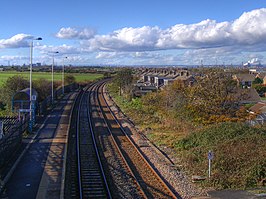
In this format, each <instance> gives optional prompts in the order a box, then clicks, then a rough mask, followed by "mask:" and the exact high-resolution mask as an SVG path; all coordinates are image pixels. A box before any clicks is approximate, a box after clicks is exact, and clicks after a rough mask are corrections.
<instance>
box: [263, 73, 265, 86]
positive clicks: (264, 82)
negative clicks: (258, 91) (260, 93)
mask: <svg viewBox="0 0 266 199" xmlns="http://www.w3.org/2000/svg"><path fill="white" fill-rule="evenodd" d="M263 84H264V85H266V75H265V76H264V77H263Z"/></svg>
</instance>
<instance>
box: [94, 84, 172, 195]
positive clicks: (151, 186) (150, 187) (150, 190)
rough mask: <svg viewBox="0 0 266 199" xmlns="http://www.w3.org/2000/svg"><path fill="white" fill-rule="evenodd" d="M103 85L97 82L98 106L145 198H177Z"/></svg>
mask: <svg viewBox="0 0 266 199" xmlns="http://www.w3.org/2000/svg"><path fill="white" fill-rule="evenodd" d="M103 87H104V84H103V83H100V84H97V86H96V87H95V89H96V90H95V92H94V93H95V94H96V95H97V96H96V97H97V106H99V109H100V111H101V113H100V114H101V115H102V117H103V118H104V121H105V123H106V125H107V127H108V130H109V133H110V136H111V137H112V139H113V142H114V145H115V146H116V148H117V149H118V151H120V153H121V156H123V159H124V161H125V162H126V163H125V164H127V165H128V167H129V170H130V172H131V175H133V176H134V179H135V180H136V183H137V184H138V186H139V190H141V192H143V193H142V196H143V198H177V197H176V195H175V194H174V193H173V192H172V191H171V189H170V188H169V187H168V185H167V184H166V183H165V182H164V180H163V179H162V178H161V176H160V175H159V174H158V173H157V172H156V171H155V170H154V169H153V167H152V166H151V165H150V164H149V162H148V161H147V160H146V158H145V157H144V156H143V155H142V153H141V152H140V150H139V149H138V147H137V146H136V145H135V144H134V143H133V142H132V141H131V139H130V138H129V137H128V136H127V134H126V132H125V131H124V129H123V127H122V126H121V125H120V123H119V121H118V120H117V119H116V117H115V115H114V114H113V112H112V111H111V109H110V108H109V106H108V104H107V102H106V100H105V98H104V96H103Z"/></svg>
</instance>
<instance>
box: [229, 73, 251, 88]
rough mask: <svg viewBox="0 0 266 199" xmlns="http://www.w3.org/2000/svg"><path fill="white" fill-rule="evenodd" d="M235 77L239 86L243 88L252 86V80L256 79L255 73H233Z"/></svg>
mask: <svg viewBox="0 0 266 199" xmlns="http://www.w3.org/2000/svg"><path fill="white" fill-rule="evenodd" d="M233 79H234V80H236V81H237V84H238V86H241V87H242V88H251V86H252V82H253V81H254V80H255V75H253V74H236V75H233Z"/></svg>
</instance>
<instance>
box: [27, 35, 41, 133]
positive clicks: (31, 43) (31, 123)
mask: <svg viewBox="0 0 266 199" xmlns="http://www.w3.org/2000/svg"><path fill="white" fill-rule="evenodd" d="M34 40H42V38H41V37H37V38H34V39H32V40H31V42H30V125H29V126H30V132H32V126H33V121H32V119H33V118H32V111H33V110H32V106H33V103H32V55H33V41H34Z"/></svg>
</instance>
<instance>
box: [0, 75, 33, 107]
mask: <svg viewBox="0 0 266 199" xmlns="http://www.w3.org/2000/svg"><path fill="white" fill-rule="evenodd" d="M29 85H30V83H29V81H28V80H26V79H25V78H24V77H22V76H21V75H15V76H12V77H9V78H8V79H7V80H6V82H5V83H4V85H3V87H2V88H1V92H0V101H1V102H2V103H3V104H5V105H6V108H7V109H10V108H11V100H12V96H13V95H14V94H15V93H16V92H18V91H20V90H23V89H25V88H28V87H29Z"/></svg>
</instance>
